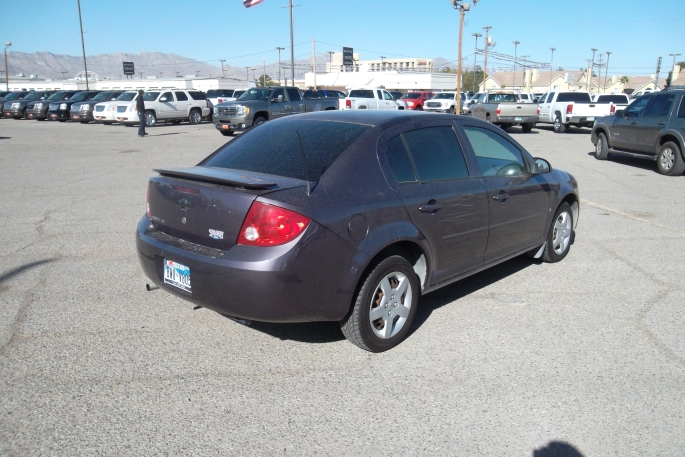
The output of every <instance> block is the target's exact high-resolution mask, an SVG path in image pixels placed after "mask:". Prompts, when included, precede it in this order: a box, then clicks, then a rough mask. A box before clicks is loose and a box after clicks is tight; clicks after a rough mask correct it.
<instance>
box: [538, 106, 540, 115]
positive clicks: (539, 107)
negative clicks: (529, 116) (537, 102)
mask: <svg viewBox="0 0 685 457" xmlns="http://www.w3.org/2000/svg"><path fill="white" fill-rule="evenodd" d="M539 115H540V107H539V106H538V116H539Z"/></svg>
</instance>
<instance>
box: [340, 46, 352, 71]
mask: <svg viewBox="0 0 685 457" xmlns="http://www.w3.org/2000/svg"><path fill="white" fill-rule="evenodd" d="M343 65H344V66H346V67H351V66H352V65H354V57H352V48H343Z"/></svg>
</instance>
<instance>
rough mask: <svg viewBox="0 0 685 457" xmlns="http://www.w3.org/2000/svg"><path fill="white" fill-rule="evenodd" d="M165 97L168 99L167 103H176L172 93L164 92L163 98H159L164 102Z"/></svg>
mask: <svg viewBox="0 0 685 457" xmlns="http://www.w3.org/2000/svg"><path fill="white" fill-rule="evenodd" d="M164 97H166V103H168V102H173V101H174V96H173V95H171V92H164V93H163V94H162V96H161V97H159V100H160V101H162V99H163V98H164Z"/></svg>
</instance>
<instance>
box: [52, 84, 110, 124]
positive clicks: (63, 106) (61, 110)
mask: <svg viewBox="0 0 685 457" xmlns="http://www.w3.org/2000/svg"><path fill="white" fill-rule="evenodd" d="M100 92H101V91H99V90H91V91H87V90H82V91H80V92H76V93H75V94H74V95H73V96H72V97H71V98H70V99H69V100H65V101H63V102H53V103H50V106H49V107H48V119H50V120H51V121H60V122H66V121H68V120H69V119H71V105H73V104H74V103H76V102H85V101H88V100H92V99H94V98H95V96H96V95H97V94H99V93H100Z"/></svg>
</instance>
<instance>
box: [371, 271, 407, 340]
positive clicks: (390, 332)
mask: <svg viewBox="0 0 685 457" xmlns="http://www.w3.org/2000/svg"><path fill="white" fill-rule="evenodd" d="M411 303H412V290H411V284H410V283H409V278H407V277H406V276H405V275H404V274H402V273H400V272H393V273H389V274H387V275H386V276H385V277H384V278H383V279H382V280H381V281H380V283H379V284H378V285H377V286H376V291H375V293H374V295H373V298H372V299H371V307H370V309H369V321H370V322H371V328H372V329H373V332H374V333H375V334H376V336H377V337H379V338H381V339H388V338H392V337H393V336H395V335H396V334H397V333H398V332H399V331H400V330H402V328H403V327H404V325H405V323H406V322H407V317H408V316H409V310H410V308H411Z"/></svg>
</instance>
